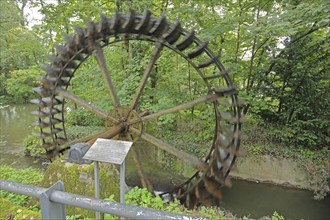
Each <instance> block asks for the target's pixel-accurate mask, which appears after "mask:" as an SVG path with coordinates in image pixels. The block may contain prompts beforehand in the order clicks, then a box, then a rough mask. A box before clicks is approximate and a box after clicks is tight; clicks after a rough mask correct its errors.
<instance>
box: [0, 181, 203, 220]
mask: <svg viewBox="0 0 330 220" xmlns="http://www.w3.org/2000/svg"><path fill="white" fill-rule="evenodd" d="M63 188H64V187H63V183H62V182H61V181H58V182H57V183H56V184H54V185H53V186H52V187H50V188H49V189H47V188H42V187H38V186H31V185H26V184H21V183H16V182H10V181H6V180H0V189H1V190H6V191H9V192H13V193H18V194H23V195H27V196H31V197H36V198H39V199H40V202H41V213H42V218H43V219H50V218H51V217H52V216H57V217H58V216H61V213H63V214H64V218H65V210H64V206H63V205H68V206H75V207H80V208H84V209H89V210H94V211H98V212H102V213H108V214H112V215H116V216H121V217H126V218H130V219H159V220H165V219H184V220H195V219H196V220H197V219H205V218H200V217H193V216H184V215H180V214H174V213H169V212H164V211H158V210H154V209H149V208H142V207H138V206H131V205H126V204H121V203H117V202H109V201H106V200H101V199H95V198H91V197H85V196H81V195H76V194H72V193H67V192H63V191H62V190H63ZM61 189H62V190H61ZM45 199H46V200H47V199H48V200H49V201H45ZM47 203H49V204H48V205H47ZM61 204H62V206H61ZM61 207H62V208H61ZM61 209H63V210H61ZM59 213H60V214H59ZM62 216H63V215H62Z"/></svg>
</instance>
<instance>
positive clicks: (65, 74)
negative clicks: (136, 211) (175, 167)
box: [32, 11, 242, 206]
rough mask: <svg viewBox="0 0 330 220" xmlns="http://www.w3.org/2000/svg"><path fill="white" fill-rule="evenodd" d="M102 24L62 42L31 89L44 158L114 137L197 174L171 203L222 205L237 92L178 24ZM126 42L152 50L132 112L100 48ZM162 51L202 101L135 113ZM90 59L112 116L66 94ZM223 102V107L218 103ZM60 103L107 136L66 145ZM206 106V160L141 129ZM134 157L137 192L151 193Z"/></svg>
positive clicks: (142, 20) (237, 120) (117, 19)
mask: <svg viewBox="0 0 330 220" xmlns="http://www.w3.org/2000/svg"><path fill="white" fill-rule="evenodd" d="M100 17H101V19H100V22H98V23H93V22H89V23H88V27H87V28H85V29H81V28H76V35H74V36H73V37H71V36H67V37H66V38H67V44H66V45H60V46H57V48H56V50H57V55H56V56H53V57H51V64H50V65H49V66H45V67H44V69H45V71H46V76H45V77H44V78H43V79H42V80H41V81H42V86H41V87H38V88H35V91H36V92H37V93H38V94H39V95H40V97H39V99H36V100H33V101H32V102H33V103H35V104H37V105H38V106H39V110H38V111H37V113H36V114H37V115H38V117H39V119H38V126H39V127H40V131H41V137H42V141H43V147H44V148H45V149H46V154H47V156H48V158H49V159H53V158H54V157H56V156H57V155H58V154H60V153H62V152H63V151H65V150H66V149H68V148H70V146H71V145H73V144H75V143H80V142H84V143H87V144H88V145H90V146H91V145H92V144H93V142H94V141H95V140H96V138H113V137H114V136H116V135H119V136H120V138H122V139H126V140H133V141H135V140H137V139H138V138H140V139H143V140H144V141H146V142H148V143H150V144H152V145H154V146H156V147H157V148H159V149H162V150H164V151H166V152H168V153H169V154H171V155H174V156H175V157H177V158H179V159H181V160H183V161H185V162H187V163H189V164H190V165H192V166H193V167H194V168H196V170H197V171H196V173H195V174H194V175H193V176H192V177H191V178H189V179H188V180H187V181H186V182H184V183H183V184H182V185H180V186H179V187H177V188H175V189H173V190H172V191H170V192H169V194H170V196H171V197H174V196H175V197H176V198H179V199H181V200H183V201H185V202H186V203H187V204H188V205H189V206H193V205H196V204H199V203H201V202H206V203H207V202H209V201H210V199H212V198H216V199H220V198H221V193H220V190H219V186H221V185H228V186H230V180H229V177H228V175H229V172H230V170H231V169H232V167H233V165H234V163H235V160H236V157H237V156H238V155H239V154H240V151H239V150H240V149H239V146H240V137H239V135H240V133H239V132H240V128H241V123H242V116H241V114H240V103H241V102H240V101H239V100H238V98H237V90H236V89H235V88H234V86H233V83H232V82H231V80H230V78H229V76H228V73H227V72H226V70H225V69H224V67H223V66H222V64H221V63H220V61H219V59H218V58H217V57H216V56H215V55H214V54H213V53H212V51H211V50H210V49H209V48H208V46H207V43H204V42H202V41H200V40H199V39H198V38H197V37H196V36H195V33H194V32H193V31H192V32H188V31H185V30H184V29H183V28H182V27H181V25H180V23H179V22H176V23H174V24H173V23H169V22H167V21H166V18H165V17H164V16H163V17H161V18H154V17H151V15H150V12H149V11H146V12H145V13H144V15H142V16H137V15H135V13H133V12H132V13H130V14H129V15H127V16H123V15H121V14H120V13H115V15H114V16H113V17H112V18H107V17H106V16H104V15H101V16H100ZM129 40H139V41H146V42H151V43H153V44H154V47H153V51H152V53H151V56H150V59H149V61H148V63H147V66H146V68H145V69H144V72H143V74H142V76H141V81H140V82H139V85H138V86H137V87H136V89H135V93H134V95H133V96H132V100H131V102H130V104H129V105H128V106H122V104H121V100H120V98H119V97H118V94H117V91H116V89H115V86H114V84H113V80H112V78H111V77H112V76H113V74H109V69H108V67H107V63H106V58H105V55H104V52H103V48H105V47H110V46H111V45H114V44H116V43H118V42H123V41H129ZM163 48H168V49H170V51H172V52H174V53H175V54H178V55H179V56H181V57H182V58H183V59H184V60H186V61H187V63H188V64H189V66H191V67H192V68H193V69H194V70H195V73H197V75H198V76H199V77H200V79H201V81H202V82H203V83H204V85H205V86H206V90H205V91H206V95H203V96H201V97H199V98H196V99H193V100H191V101H186V102H184V103H181V104H178V105H176V106H172V107H170V108H166V109H163V110H161V111H159V112H154V113H153V112H149V110H148V109H140V108H139V105H140V101H141V100H140V99H141V96H142V93H143V91H144V89H145V87H146V84H147V83H148V79H149V78H150V75H151V72H152V70H153V68H154V67H155V63H156V62H157V60H158V59H159V57H160V53H161V52H162V51H163ZM92 56H94V57H95V60H96V62H97V66H98V68H99V70H100V72H101V73H102V75H103V81H104V82H105V87H106V90H107V91H108V94H109V96H110V97H111V103H112V105H113V108H112V110H109V109H107V110H106V111H104V110H103V109H100V108H98V107H95V106H93V104H90V103H89V102H88V101H86V100H84V99H83V98H80V97H78V96H77V95H75V93H73V92H71V91H69V88H70V83H71V81H72V80H73V79H74V76H76V72H77V70H79V68H80V67H81V65H82V64H83V63H84V62H85V61H86V60H88V59H89V58H90V57H92ZM210 69H212V70H213V71H210ZM189 77H190V72H189ZM189 82H190V81H189ZM220 82H223V85H222V87H218V85H219V83H220ZM221 98H223V99H224V100H225V101H223V100H220V99H221ZM66 100H70V101H71V102H73V103H75V104H77V105H79V106H82V107H83V108H84V109H86V110H87V111H89V112H92V113H93V114H95V115H97V116H98V117H100V118H103V119H104V121H105V126H104V127H105V131H103V132H99V133H96V134H93V135H90V136H87V137H84V138H81V139H77V140H74V141H70V142H69V141H68V138H67V132H66V129H65V114H64V112H65V103H66ZM228 100H229V101H228ZM209 103H210V105H212V109H213V110H212V111H213V114H214V136H213V138H212V144H211V147H210V150H209V152H208V153H207V154H206V155H205V158H204V160H202V159H199V158H197V157H196V156H194V155H191V154H189V153H186V152H183V151H180V150H178V149H176V148H175V147H173V146H171V144H169V143H167V142H164V141H162V140H160V139H159V138H157V137H154V136H153V135H150V134H148V133H146V132H145V130H144V126H145V123H146V122H149V121H151V120H154V119H157V118H159V117H162V116H165V115H168V114H171V113H177V112H179V111H182V110H187V109H190V108H195V107H196V106H197V105H199V104H204V105H205V104H209ZM133 148H134V147H133ZM133 151H134V155H135V158H136V163H137V164H136V166H137V169H138V172H139V173H140V178H141V181H142V183H143V185H144V186H145V187H147V188H148V189H149V190H153V187H152V186H151V184H150V183H148V182H149V181H148V179H147V178H146V177H144V176H145V175H144V171H143V167H142V165H141V163H140V162H141V160H140V159H139V156H138V153H137V151H136V150H133Z"/></svg>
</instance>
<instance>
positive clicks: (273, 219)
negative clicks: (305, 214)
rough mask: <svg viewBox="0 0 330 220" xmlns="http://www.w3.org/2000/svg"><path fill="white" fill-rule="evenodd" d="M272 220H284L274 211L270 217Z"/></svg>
mask: <svg viewBox="0 0 330 220" xmlns="http://www.w3.org/2000/svg"><path fill="white" fill-rule="evenodd" d="M272 220H284V217H283V216H282V215H280V214H278V213H277V212H276V211H275V212H274V213H273V215H272Z"/></svg>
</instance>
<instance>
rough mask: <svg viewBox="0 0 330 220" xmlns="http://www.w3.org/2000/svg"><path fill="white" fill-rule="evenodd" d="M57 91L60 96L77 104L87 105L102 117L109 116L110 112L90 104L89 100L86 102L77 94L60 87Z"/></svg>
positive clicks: (86, 106) (87, 107)
mask: <svg viewBox="0 0 330 220" xmlns="http://www.w3.org/2000/svg"><path fill="white" fill-rule="evenodd" d="M56 93H57V94H58V95H59V96H62V97H64V98H67V99H70V100H71V101H73V102H75V103H76V104H78V105H80V106H82V107H85V108H86V109H88V110H89V111H91V112H93V113H95V114H96V115H98V116H100V117H102V118H107V117H108V114H107V113H106V112H104V111H102V110H100V109H97V108H96V107H94V106H92V105H91V104H89V103H88V102H86V101H85V100H83V99H81V98H79V97H78V96H76V95H75V94H73V93H71V92H69V91H67V90H65V89H62V88H60V87H58V88H56Z"/></svg>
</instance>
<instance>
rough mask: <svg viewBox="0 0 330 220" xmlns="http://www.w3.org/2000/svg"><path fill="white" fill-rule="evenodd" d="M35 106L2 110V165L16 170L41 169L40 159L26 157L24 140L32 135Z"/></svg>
mask: <svg viewBox="0 0 330 220" xmlns="http://www.w3.org/2000/svg"><path fill="white" fill-rule="evenodd" d="M35 110H36V106H35V105H32V104H31V105H30V104H25V105H9V106H5V107H3V108H0V154H1V157H0V164H6V165H11V166H14V167H16V168H27V167H35V168H41V167H42V166H41V161H40V160H39V159H35V158H30V157H25V156H24V152H23V151H24V149H25V147H24V146H23V140H24V138H25V137H26V136H28V135H30V134H31V133H32V129H33V127H34V126H33V125H32V124H33V122H35V121H36V118H35V116H33V115H31V112H32V111H35Z"/></svg>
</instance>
